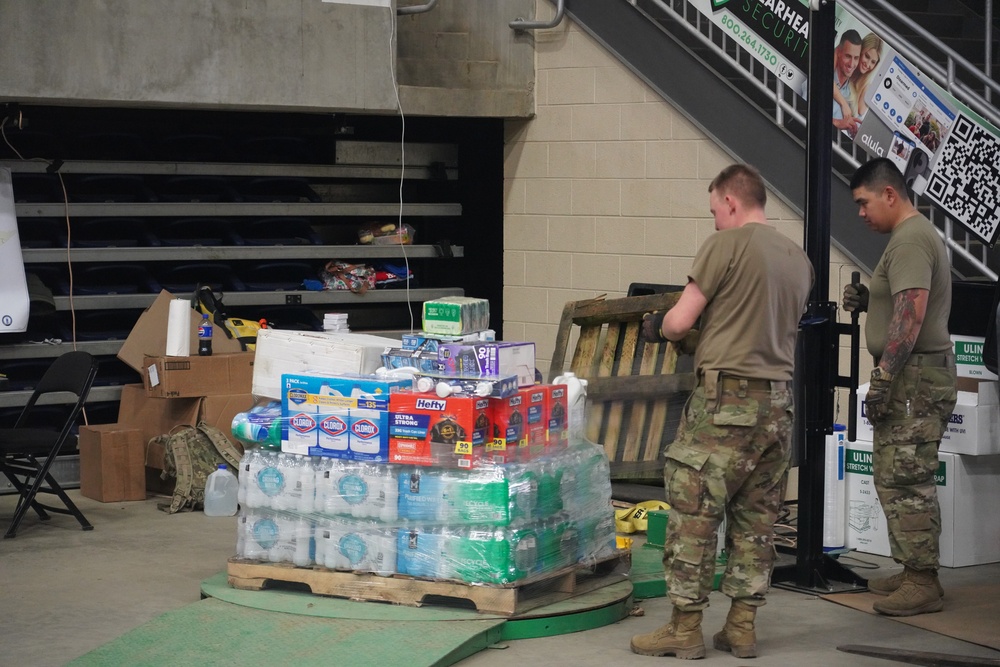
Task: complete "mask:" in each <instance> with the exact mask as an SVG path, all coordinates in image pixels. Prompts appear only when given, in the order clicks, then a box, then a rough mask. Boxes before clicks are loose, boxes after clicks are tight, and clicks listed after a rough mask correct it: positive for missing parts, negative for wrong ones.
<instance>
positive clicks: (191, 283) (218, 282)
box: [159, 262, 246, 294]
mask: <svg viewBox="0 0 1000 667" xmlns="http://www.w3.org/2000/svg"><path fill="white" fill-rule="evenodd" d="M159 280H160V284H161V285H163V288H164V289H166V290H168V291H170V292H173V293H174V294H184V293H194V291H195V289H197V287H198V286H199V285H207V286H210V287H211V288H212V289H213V290H214V291H216V292H243V291H246V285H244V284H243V281H242V280H240V279H239V277H238V276H237V275H236V273H235V272H234V271H233V269H232V267H230V266H229V265H228V264H223V263H220V262H192V263H190V264H178V265H177V266H172V267H170V268H167V269H164V270H163V271H162V272H161V273H160V274H159Z"/></svg>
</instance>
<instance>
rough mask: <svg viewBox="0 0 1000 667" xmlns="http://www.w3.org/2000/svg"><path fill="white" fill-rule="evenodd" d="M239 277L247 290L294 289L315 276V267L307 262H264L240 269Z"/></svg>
mask: <svg viewBox="0 0 1000 667" xmlns="http://www.w3.org/2000/svg"><path fill="white" fill-rule="evenodd" d="M240 278H241V279H242V280H243V284H244V285H246V288H247V289H248V290H255V291H271V290H296V289H300V288H301V287H302V281H303V280H305V279H307V278H316V269H314V268H313V267H312V265H311V264H309V262H264V263H261V264H257V265H255V266H251V267H248V268H246V269H244V270H242V271H241V272H240Z"/></svg>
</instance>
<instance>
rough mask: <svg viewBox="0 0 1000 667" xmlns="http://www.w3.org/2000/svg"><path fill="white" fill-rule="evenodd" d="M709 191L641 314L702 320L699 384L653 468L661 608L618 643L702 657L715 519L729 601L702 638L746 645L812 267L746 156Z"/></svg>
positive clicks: (655, 330) (780, 485)
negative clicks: (700, 233) (687, 242)
mask: <svg viewBox="0 0 1000 667" xmlns="http://www.w3.org/2000/svg"><path fill="white" fill-rule="evenodd" d="M709 193H710V194H709V204H710V209H711V211H712V214H713V216H714V218H715V228H716V230H717V233H716V234H713V235H712V236H711V237H710V238H709V239H708V240H707V241H706V242H705V244H704V245H703V246H702V248H701V249H700V250H699V251H698V254H697V256H696V257H695V260H694V265H693V266H692V268H691V272H690V274H689V275H688V283H687V285H686V286H685V288H684V292H683V293H682V295H681V297H680V299H679V300H678V302H677V305H676V306H674V307H673V308H672V309H670V310H669V311H668V312H666V313H651V314H648V315H647V316H646V317H645V319H644V320H643V328H642V337H643V339H644V340H646V341H650V342H654V341H663V340H672V341H682V339H684V338H685V337H687V336H690V335H691V334H690V332H691V329H692V327H693V326H694V324H695V322H696V321H697V319H698V318H699V317H700V318H701V323H702V324H701V329H700V336H699V341H698V345H697V348H696V351H695V366H696V368H697V374H698V387H697V388H696V389H695V391H694V392H693V394H692V395H691V398H690V399H689V401H688V404H687V405H686V406H685V410H684V414H683V416H682V418H681V425H680V428H679V430H678V435H677V438H676V440H675V441H674V442H673V443H671V445H670V446H669V448H668V449H667V452H666V457H667V463H666V466H665V468H664V483H665V486H666V497H667V502H668V503H670V513H669V519H668V525H667V537H666V544H665V547H664V554H663V563H664V570H665V573H666V581H667V588H668V590H669V595H670V600H671V602H673V605H674V609H673V615H672V617H671V621H670V623H668V624H667V625H665V626H663V627H661V628H660V629H658V630H655V631H653V632H651V633H648V634H643V635H636V636H635V637H633V638H632V645H631V646H632V650H633V651H634V652H635V653H639V654H642V655H658V656H659V655H673V656H675V657H678V658H701V657H704V655H705V643H704V639H703V636H702V632H701V618H702V611H703V610H704V609H705V608H706V607H708V596H709V593H710V592H711V591H712V582H713V579H714V576H715V561H716V542H717V531H718V529H719V526H720V525H721V523H722V521H723V519H725V520H726V549H727V551H728V552H729V560H728V564H727V566H726V571H725V574H724V575H723V577H722V584H721V590H722V592H723V593H725V594H726V595H727V596H729V597H730V598H732V603H731V607H730V610H729V616H728V618H727V619H726V624H725V626H724V627H723V628H722V631H721V632H719V633H718V634H716V635H715V637H714V646H715V648H717V649H720V650H724V651H730V652H732V653H733V655H735V656H736V657H740V658H752V657H755V656H756V655H757V639H756V634H755V629H754V619H755V614H756V611H757V608H758V607H760V606H762V605H763V604H764V596H765V594H766V593H767V590H768V586H769V584H770V578H771V570H772V566H773V562H774V544H773V541H774V540H773V536H774V522H775V520H776V518H777V516H778V511H779V509H780V507H781V503H782V500H783V498H784V491H785V486H786V483H787V479H788V469H789V459H790V453H791V434H792V393H791V380H792V371H793V365H794V359H795V339H796V335H797V332H798V323H799V319H800V317H801V316H802V313H803V312H804V311H805V307H806V302H807V299H808V296H809V291H810V288H811V285H812V282H813V269H812V266H811V264H810V263H809V260H808V258H807V257H806V254H805V253H804V252H803V251H802V248H800V247H799V246H798V245H796V244H795V243H794V242H793V241H792V240H791V239H789V238H787V237H786V236H784V235H782V234H781V233H780V232H778V231H777V230H775V229H774V228H773V227H770V226H768V225H767V224H766V217H765V214H764V207H765V204H766V201H767V191H766V189H765V187H764V182H763V180H762V179H761V177H760V174H759V173H758V172H757V170H756V169H754V168H753V167H750V166H748V165H741V164H737V165H732V166H730V167H727V168H726V169H724V170H722V172H720V173H719V175H718V176H716V178H715V179H714V180H713V181H712V183H711V185H710V186H709Z"/></svg>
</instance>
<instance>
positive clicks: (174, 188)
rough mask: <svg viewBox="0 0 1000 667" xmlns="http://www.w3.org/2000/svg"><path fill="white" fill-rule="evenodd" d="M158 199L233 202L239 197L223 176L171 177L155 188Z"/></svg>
mask: <svg viewBox="0 0 1000 667" xmlns="http://www.w3.org/2000/svg"><path fill="white" fill-rule="evenodd" d="M156 192H157V194H158V195H159V197H160V199H162V200H163V201H169V202H210V203H213V202H234V201H239V200H240V197H239V195H238V194H237V192H236V190H234V189H233V187H232V185H230V181H229V179H227V178H225V177H223V176H171V177H170V178H167V179H166V180H164V181H162V182H160V183H159V184H158V185H157V187H156Z"/></svg>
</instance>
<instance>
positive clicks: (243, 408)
mask: <svg viewBox="0 0 1000 667" xmlns="http://www.w3.org/2000/svg"><path fill="white" fill-rule="evenodd" d="M253 402H254V401H253V395H252V394H232V395H229V396H206V397H205V398H203V399H201V406H200V408H199V410H198V421H199V422H205V423H206V424H208V425H209V426H214V427H215V428H217V429H219V430H220V431H222V432H223V433H225V434H226V437H227V438H229V440H230V441H231V442H232V443H233V444H234V445H236V448H237V449H240V450H242V449H243V445H241V444H240V443H239V441H237V440H236V438H234V437H233V417H235V416H236V415H237V414H238V413H240V412H247V411H249V410H250V408H252V407H253Z"/></svg>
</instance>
